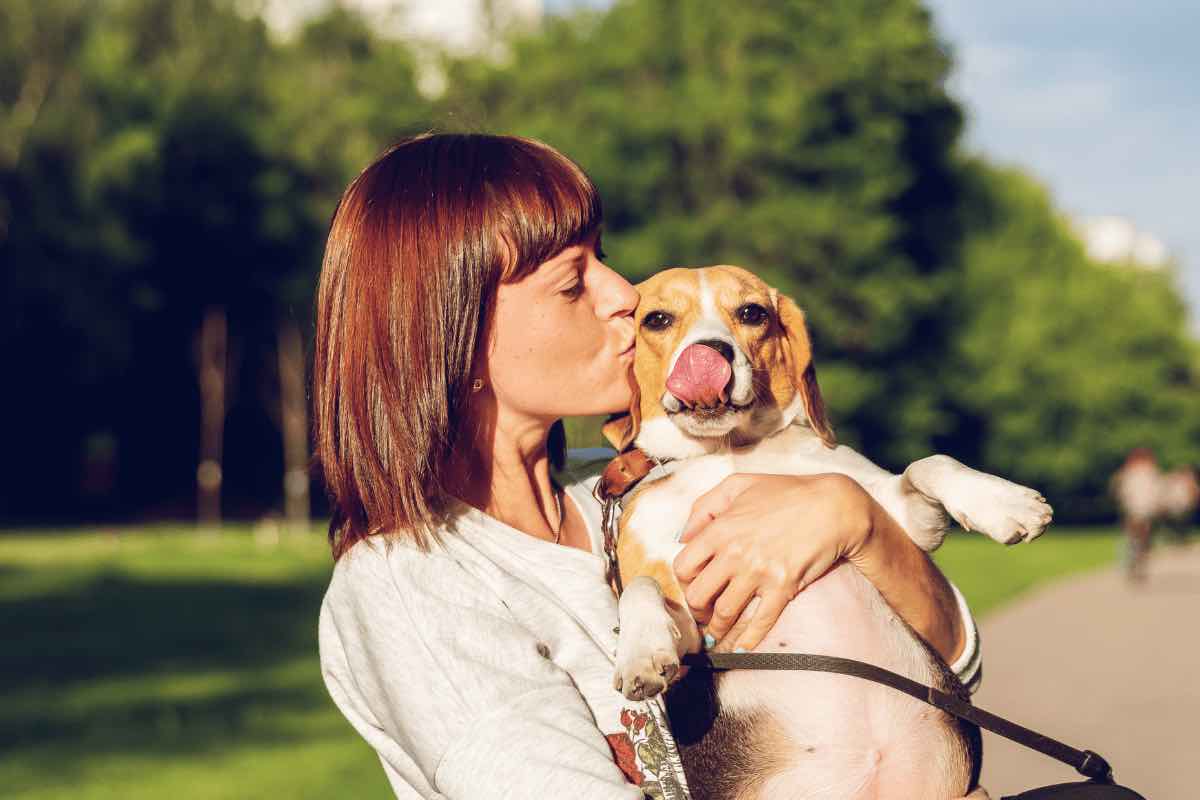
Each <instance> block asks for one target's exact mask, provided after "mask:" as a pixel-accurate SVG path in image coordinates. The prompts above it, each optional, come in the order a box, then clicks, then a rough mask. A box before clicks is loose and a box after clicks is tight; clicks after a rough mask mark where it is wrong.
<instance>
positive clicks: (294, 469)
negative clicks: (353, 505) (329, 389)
mask: <svg viewBox="0 0 1200 800" xmlns="http://www.w3.org/2000/svg"><path fill="white" fill-rule="evenodd" d="M279 405H280V412H281V414H280V423H281V424H280V428H281V430H282V432H283V499H284V513H285V516H286V517H287V527H288V528H289V529H290V530H292V531H295V532H297V533H299V532H303V531H307V530H308V528H309V510H310V506H309V500H308V403H307V401H306V398H305V396H304V342H303V340H302V338H301V336H300V329H299V327H297V325H296V323H295V322H292V321H290V320H289V321H285V322H282V323H280V325H279Z"/></svg>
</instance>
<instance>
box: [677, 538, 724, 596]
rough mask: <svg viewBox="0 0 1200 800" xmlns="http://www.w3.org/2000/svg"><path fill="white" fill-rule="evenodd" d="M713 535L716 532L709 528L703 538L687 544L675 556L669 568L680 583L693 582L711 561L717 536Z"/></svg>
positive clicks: (715, 549) (715, 547)
mask: <svg viewBox="0 0 1200 800" xmlns="http://www.w3.org/2000/svg"><path fill="white" fill-rule="evenodd" d="M715 534H716V531H714V530H713V529H711V528H710V529H709V530H708V531H705V535H704V536H700V537H698V538H696V539H694V540H692V541H691V542H688V545H687V547H685V548H683V549H682V550H680V551H679V552H678V553H676V554H675V561H674V562H672V564H671V566H672V568H673V569H674V570H675V577H676V578H677V579H678V580H679V582H680V583H683V584H687V583H690V582H691V581H693V580H695V579H696V576H697V575H699V574H700V571H701V570H703V569H704V567H705V565H706V564H708V562H709V561H710V560H711V559H712V557H713V555H714V554H715V553H716V552H717V542H716V539H717V536H716V535H715Z"/></svg>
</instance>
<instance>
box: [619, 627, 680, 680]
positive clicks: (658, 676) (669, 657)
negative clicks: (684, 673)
mask: <svg viewBox="0 0 1200 800" xmlns="http://www.w3.org/2000/svg"><path fill="white" fill-rule="evenodd" d="M664 616H666V615H665V614H664ZM663 623H664V624H662V625H658V626H638V627H639V628H640V630H634V629H627V628H625V627H622V628H621V636H620V638H619V639H618V641H617V668H616V672H615V673H614V675H613V688H614V689H616V690H617V691H618V692H621V693H622V694H624V695H625V696H626V697H628V698H629V699H630V700H647V699H649V698H651V697H654V696H655V695H656V694H658V693H659V692H662V691H663V690H665V689H666V688H667V686H669V685H670V684H671V681H672V680H674V678H675V676H676V675H677V674H679V652H678V649H677V648H678V642H679V628H677V627H676V626H675V623H674V622H672V621H671V619H670V617H667V618H666V619H665V620H664V621H663Z"/></svg>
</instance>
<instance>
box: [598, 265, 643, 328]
mask: <svg viewBox="0 0 1200 800" xmlns="http://www.w3.org/2000/svg"><path fill="white" fill-rule="evenodd" d="M604 272H605V274H604V292H603V294H602V298H603V299H602V301H601V304H600V306H601V307H600V308H599V309H598V311H599V312H600V316H601V317H603V318H605V319H608V318H610V317H627V316H629V315H630V314H632V313H633V310H634V309H635V308H637V304H638V291H637V289H635V288H633V284H631V283H630V282H629V281H627V280H625V279H624V278H623V277H621V275H620V274H619V273H617V272H616V271H615V270H613V269H612V268H611V267H607V266H606V267H604Z"/></svg>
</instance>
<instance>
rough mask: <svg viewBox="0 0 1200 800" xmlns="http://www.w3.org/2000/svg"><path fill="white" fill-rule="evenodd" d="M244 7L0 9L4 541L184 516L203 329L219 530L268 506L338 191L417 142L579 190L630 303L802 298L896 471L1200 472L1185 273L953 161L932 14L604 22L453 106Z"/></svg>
mask: <svg viewBox="0 0 1200 800" xmlns="http://www.w3.org/2000/svg"><path fill="white" fill-rule="evenodd" d="M243 7H244V6H243V5H238V4H235V3H234V2H233V0H113V1H112V2H107V3H88V2H84V1H83V0H12V1H11V2H6V3H5V4H3V5H0V260H2V262H3V264H4V270H3V273H2V275H0V313H2V314H3V315H4V317H5V324H4V326H3V327H2V328H0V343H2V347H3V352H5V354H6V356H7V357H8V364H7V367H8V370H9V375H10V376H12V377H11V380H12V385H14V386H16V387H18V389H17V391H10V392H9V393H7V397H6V399H5V403H6V406H7V409H6V410H7V411H8V415H7V418H8V419H10V420H15V421H17V424H16V425H15V426H14V428H15V430H14V432H13V433H12V434H11V437H10V442H11V445H12V449H13V451H14V452H15V453H17V454H18V455H17V456H16V457H14V458H10V459H8V460H7V463H6V466H5V468H4V469H5V472H4V474H3V475H0V481H2V483H3V485H4V487H5V489H4V492H3V506H2V512H3V513H4V514H5V515H6V516H8V517H16V516H24V517H45V516H47V515H51V516H59V515H65V514H72V513H86V514H91V515H94V514H103V513H110V514H130V513H186V511H187V507H188V503H190V499H189V498H190V497H191V494H192V485H193V482H194V479H195V478H194V468H195V453H196V438H197V436H196V428H197V424H198V414H197V408H198V398H197V391H196V384H195V376H194V364H193V348H194V336H195V331H196V327H197V325H198V323H199V320H200V318H201V317H202V315H203V314H204V311H205V309H206V308H208V307H210V306H214V305H215V306H221V307H223V308H225V309H226V310H227V312H228V315H229V320H230V332H231V337H232V339H231V345H232V349H233V352H234V354H235V358H234V362H233V367H234V368H233V371H232V372H233V404H232V407H231V409H230V413H229V418H228V422H227V442H228V443H229V449H228V451H227V454H226V461H227V470H226V473H227V474H226V478H227V481H226V486H227V487H228V490H229V491H228V494H227V501H228V503H227V505H229V509H228V510H229V511H231V512H232V513H234V514H237V513H239V511H241V510H245V511H247V512H251V511H253V512H257V511H260V510H262V509H263V508H264V507H265V506H268V505H270V504H271V503H273V502H275V498H277V496H278V478H279V471H280V468H281V463H280V462H281V455H280V446H279V437H278V432H277V430H276V428H275V425H274V423H273V422H272V420H271V414H270V413H269V412H268V410H267V408H266V406H267V405H268V404H267V402H266V400H265V398H267V397H269V396H270V395H271V391H272V390H271V387H270V384H271V383H272V382H273V380H274V377H273V366H272V365H273V364H274V357H273V349H274V347H275V342H274V336H275V330H276V326H277V323H278V322H279V320H281V319H284V318H290V319H294V320H298V321H300V322H302V323H303V324H305V325H307V324H308V315H309V309H310V308H311V302H312V300H311V297H312V291H313V286H314V280H315V276H316V274H317V270H318V268H319V261H320V255H321V249H322V245H323V236H324V233H325V230H326V226H327V223H328V219H329V217H330V214H331V213H332V211H333V208H334V205H335V203H336V202H337V199H338V197H339V196H340V193H341V191H342V189H343V187H344V186H345V185H346V183H347V181H348V180H349V179H350V178H351V177H352V176H353V175H354V174H355V173H356V172H357V171H358V170H359V169H361V168H362V167H363V166H364V165H365V164H366V163H367V162H368V161H369V160H370V159H371V158H373V157H374V156H375V155H376V154H377V153H378V152H380V151H381V150H382V149H383V147H385V146H386V145H387V144H388V143H389V142H391V141H394V140H395V139H396V138H398V137H400V136H402V135H405V134H410V133H413V132H417V131H421V130H429V129H442V130H488V131H498V132H511V133H519V134H526V135H531V136H536V137H539V138H541V139H544V140H546V141H548V142H550V143H551V144H554V145H556V146H558V147H559V148H561V149H562V150H563V151H565V152H566V153H568V154H569V155H571V156H572V157H574V158H575V159H576V160H578V161H579V162H580V163H581V164H582V165H583V166H584V167H585V169H587V170H588V172H589V173H590V174H591V175H592V177H593V178H594V179H595V181H596V183H597V185H598V186H599V187H600V190H601V193H602V196H603V198H604V202H605V206H606V248H607V249H608V250H609V251H610V254H611V256H612V259H611V260H612V263H613V265H614V266H615V267H617V268H618V269H620V270H621V271H623V272H624V273H625V274H626V275H628V276H629V277H631V278H635V279H636V278H641V277H644V276H646V275H649V274H650V273H652V272H653V271H655V270H657V269H659V268H661V267H663V266H667V265H679V264H687V265H700V264H711V263H738V264H742V265H744V266H747V267H749V268H751V269H754V270H755V271H757V272H759V273H760V274H762V275H763V276H764V277H765V278H766V279H767V280H768V281H770V282H771V283H773V284H774V285H776V286H778V287H779V288H780V289H782V290H783V291H785V292H787V293H789V294H791V295H793V296H794V297H795V298H796V299H797V300H798V301H799V302H800V304H801V305H802V306H803V307H804V308H805V310H806V312H807V314H808V318H809V323H810V326H811V328H812V331H813V334H814V338H815V340H816V353H817V364H818V368H819V373H820V380H821V384H822V387H823V388H824V391H825V393H826V398H827V400H828V402H829V405H830V407H831V409H832V412H833V417H834V422H835V425H836V427H837V429H838V432H839V435H840V437H841V438H842V439H843V440H844V441H847V442H850V443H852V444H854V445H855V446H857V447H859V448H860V449H861V450H863V451H864V452H865V453H867V454H868V455H870V456H871V457H872V458H875V459H876V460H879V461H880V462H882V463H885V464H887V465H888V466H891V467H893V468H898V467H900V466H902V465H903V464H904V463H905V462H907V461H909V460H911V459H913V458H917V457H919V456H921V455H924V454H926V453H929V452H931V451H933V450H935V449H938V450H942V451H944V452H949V453H951V454H953V455H957V456H959V457H961V458H963V459H964V460H968V461H971V462H972V463H974V464H976V465H978V466H980V467H982V468H986V469H992V470H996V471H999V472H1002V473H1004V474H1007V475H1010V476H1013V477H1015V478H1017V479H1021V480H1025V481H1029V482H1032V483H1034V484H1036V485H1038V486H1039V487H1043V488H1045V489H1047V490H1050V492H1051V494H1052V498H1051V499H1052V500H1054V501H1055V502H1056V503H1057V504H1058V505H1059V506H1060V507H1063V503H1064V501H1065V502H1066V507H1068V508H1070V509H1074V510H1076V511H1077V512H1078V513H1081V514H1083V513H1091V512H1092V511H1093V510H1095V509H1096V508H1098V507H1099V506H1098V498H1099V497H1100V496H1101V494H1102V491H1103V485H1104V479H1105V476H1106V474H1107V472H1108V471H1109V470H1110V469H1111V467H1112V466H1113V465H1114V464H1115V462H1116V461H1117V460H1118V459H1119V458H1120V456H1121V455H1122V454H1123V453H1124V452H1125V451H1126V450H1127V449H1128V448H1129V447H1131V446H1134V445H1137V444H1150V445H1152V446H1154V447H1156V448H1157V449H1158V450H1159V451H1160V453H1161V455H1162V456H1163V457H1164V460H1167V461H1169V462H1172V463H1179V462H1182V461H1188V460H1191V461H1194V460H1196V459H1197V457H1198V454H1197V447H1198V446H1200V430H1198V428H1200V412H1198V411H1197V408H1196V403H1195V402H1194V398H1195V396H1196V381H1197V378H1196V363H1197V362H1196V351H1195V346H1194V343H1193V342H1192V341H1191V340H1190V339H1189V337H1188V335H1187V332H1186V320H1185V317H1186V311H1185V309H1184V307H1183V305H1182V302H1181V300H1180V298H1179V294H1178V291H1177V289H1176V287H1175V285H1174V283H1173V277H1172V274H1171V273H1170V271H1167V272H1157V273H1156V272H1146V271H1144V270H1139V269H1133V268H1129V267H1121V266H1111V265H1097V264H1094V263H1091V262H1089V261H1088V259H1087V258H1086V256H1085V255H1084V253H1083V251H1082V250H1081V248H1080V247H1079V245H1078V243H1077V242H1076V241H1075V239H1074V237H1073V235H1072V234H1071V232H1070V230H1069V227H1068V226H1067V224H1066V223H1065V221H1064V220H1063V219H1062V218H1061V216H1060V215H1059V213H1058V212H1057V211H1056V210H1055V208H1054V206H1053V204H1052V202H1051V200H1050V198H1049V197H1048V196H1047V194H1046V193H1045V191H1044V190H1043V189H1042V188H1041V187H1040V186H1038V184H1037V183H1036V182H1035V181H1034V180H1032V179H1030V178H1028V177H1026V176H1024V175H1022V174H1020V173H1019V172H1015V171H1011V170H1003V169H998V168H995V167H992V166H989V165H988V164H986V163H985V162H982V161H980V160H978V159H967V158H965V157H964V156H963V155H962V154H961V152H960V149H959V136H960V131H961V128H962V124H963V115H962V111H961V108H960V106H959V105H958V103H957V102H956V101H955V100H954V98H952V97H950V96H949V95H948V94H947V92H946V90H945V79H946V77H947V75H948V73H949V71H950V69H951V67H952V64H951V60H950V58H949V56H948V54H947V51H946V49H945V48H944V47H943V45H942V43H941V42H940V40H939V38H938V35H937V32H936V31H935V30H934V29H933V27H932V25H931V21H930V18H929V15H928V13H927V11H926V10H925V9H924V8H923V7H922V6H921V4H920V3H919V2H917V0H896V1H893V2H883V0H846V2H841V3H822V2H818V1H817V0H784V1H783V2H765V0H752V2H750V3H749V4H745V3H743V4H733V5H731V4H712V3H701V2H698V0H621V2H617V3H616V4H615V5H613V6H612V8H611V9H608V10H605V11H603V12H601V11H595V10H586V9H583V10H576V11H571V12H569V13H567V14H564V15H561V16H550V17H548V18H547V19H546V20H545V21H544V24H543V25H541V26H540V27H539V28H538V29H537V30H534V31H527V32H526V33H524V34H522V35H518V36H516V37H514V38H512V39H510V40H508V41H507V42H506V47H505V48H503V52H504V55H503V57H502V58H497V57H496V54H497V53H498V52H501V51H500V50H492V51H489V52H488V53H487V54H484V55H480V56H477V57H458V58H450V57H446V58H445V59H444V60H443V61H442V62H441V69H443V70H444V73H443V74H444V78H445V85H446V91H445V93H444V94H443V95H442V96H440V97H437V98H429V97H426V96H423V95H422V94H421V93H420V92H419V91H418V85H421V84H420V82H419V81H418V78H419V77H420V76H421V70H422V69H429V67H430V65H431V63H432V62H431V61H430V58H429V56H428V53H423V54H417V53H415V52H413V51H412V50H411V49H410V48H409V47H408V46H407V45H405V44H404V43H403V41H401V40H397V39H392V38H387V37H385V36H382V35H381V34H380V33H379V31H378V30H376V29H375V28H374V27H373V26H372V25H371V24H370V23H369V22H368V21H366V20H364V19H363V18H362V17H360V16H358V15H356V14H354V13H352V12H350V11H348V10H345V9H343V8H340V7H337V6H335V7H334V8H332V9H331V10H330V11H329V12H328V13H325V14H323V15H322V16H320V17H318V18H315V19H312V20H309V22H308V23H307V24H306V25H305V26H303V27H302V28H301V29H300V30H299V31H298V32H297V33H296V34H295V35H294V36H292V37H289V38H286V39H284V38H280V37H279V36H277V35H275V34H274V33H272V32H271V31H270V30H269V29H268V28H267V27H266V25H265V24H264V23H263V22H262V21H261V20H260V19H258V18H256V17H255V16H253V15H252V14H248V13H246V12H244V11H243V10H239V9H242V8H243ZM97 463H105V464H110V465H115V469H116V473H115V477H114V478H113V481H111V482H110V483H111V485H109V484H106V483H105V482H104V481H103V480H100V481H97V480H95V479H94V476H93V477H89V476H92V475H93V473H94V472H95V471H96V470H95V469H94V467H95V465H96V464H97ZM1055 495H1057V496H1055Z"/></svg>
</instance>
